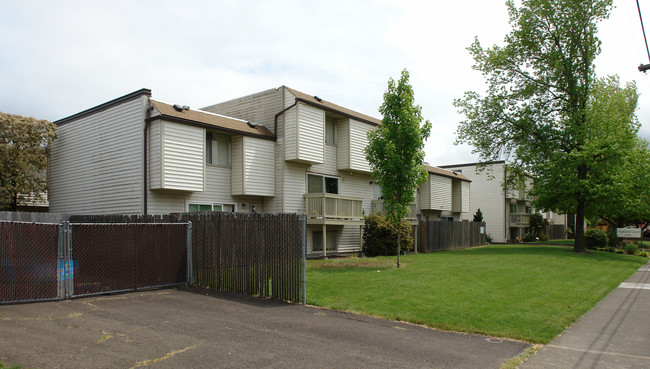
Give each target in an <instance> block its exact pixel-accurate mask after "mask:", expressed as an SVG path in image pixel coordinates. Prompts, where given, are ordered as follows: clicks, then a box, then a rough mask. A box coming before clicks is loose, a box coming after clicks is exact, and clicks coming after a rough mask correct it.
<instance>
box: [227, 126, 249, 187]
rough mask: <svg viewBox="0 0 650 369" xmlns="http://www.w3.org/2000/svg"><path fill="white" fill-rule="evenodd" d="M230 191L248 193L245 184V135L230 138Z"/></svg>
mask: <svg viewBox="0 0 650 369" xmlns="http://www.w3.org/2000/svg"><path fill="white" fill-rule="evenodd" d="M230 150H231V152H230V168H231V171H230V193H231V194H232V195H233V196H235V195H243V194H245V193H246V190H245V187H246V186H245V185H244V177H245V176H244V172H245V169H244V155H245V154H244V137H243V136H234V137H231V138H230Z"/></svg>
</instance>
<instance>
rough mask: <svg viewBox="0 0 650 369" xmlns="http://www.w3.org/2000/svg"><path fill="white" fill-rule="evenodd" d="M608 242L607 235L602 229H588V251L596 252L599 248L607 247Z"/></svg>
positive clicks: (586, 234) (586, 237)
mask: <svg viewBox="0 0 650 369" xmlns="http://www.w3.org/2000/svg"><path fill="white" fill-rule="evenodd" d="M608 242H609V238H608V237H607V233H605V232H603V231H601V230H600V229H597V228H594V229H588V230H587V231H586V232H585V247H586V248H588V249H592V250H595V249H596V248H597V247H607V243H608Z"/></svg>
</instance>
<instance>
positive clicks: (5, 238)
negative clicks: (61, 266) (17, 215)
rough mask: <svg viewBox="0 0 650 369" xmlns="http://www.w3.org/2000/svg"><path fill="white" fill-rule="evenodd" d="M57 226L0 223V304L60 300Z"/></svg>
mask: <svg viewBox="0 0 650 369" xmlns="http://www.w3.org/2000/svg"><path fill="white" fill-rule="evenodd" d="M58 244H59V225H58V224H43V223H22V222H4V221H0V303H6V302H17V301H32V300H51V299H58V298H59V291H58V281H57V257H58Z"/></svg>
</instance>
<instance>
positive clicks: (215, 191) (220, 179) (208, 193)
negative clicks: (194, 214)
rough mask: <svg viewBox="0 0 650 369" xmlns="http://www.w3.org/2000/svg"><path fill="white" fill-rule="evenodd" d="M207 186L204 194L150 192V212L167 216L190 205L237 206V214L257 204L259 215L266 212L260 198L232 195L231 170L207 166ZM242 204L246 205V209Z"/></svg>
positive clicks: (166, 191)
mask: <svg viewBox="0 0 650 369" xmlns="http://www.w3.org/2000/svg"><path fill="white" fill-rule="evenodd" d="M205 180H206V185H205V191H203V192H181V191H168V190H157V191H149V204H148V206H149V212H150V213H152V214H167V213H176V212H185V211H187V205H188V204H190V203H191V204H235V205H236V211H237V212H249V211H250V204H256V208H257V209H256V211H257V212H258V213H262V212H264V207H263V201H262V198H261V197H259V196H236V197H234V196H232V195H231V194H230V168H225V167H218V166H212V165H208V166H206V176H205ZM242 204H246V206H245V207H243V206H242Z"/></svg>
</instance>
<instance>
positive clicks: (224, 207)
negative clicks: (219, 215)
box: [187, 204, 235, 213]
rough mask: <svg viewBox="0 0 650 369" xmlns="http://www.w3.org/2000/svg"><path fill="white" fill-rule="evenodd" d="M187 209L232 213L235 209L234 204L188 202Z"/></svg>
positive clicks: (192, 211)
mask: <svg viewBox="0 0 650 369" xmlns="http://www.w3.org/2000/svg"><path fill="white" fill-rule="evenodd" d="M187 211H188V212H190V213H196V212H200V211H223V212H230V213H232V212H234V211H235V204H188V205H187Z"/></svg>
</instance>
